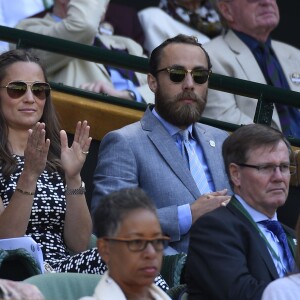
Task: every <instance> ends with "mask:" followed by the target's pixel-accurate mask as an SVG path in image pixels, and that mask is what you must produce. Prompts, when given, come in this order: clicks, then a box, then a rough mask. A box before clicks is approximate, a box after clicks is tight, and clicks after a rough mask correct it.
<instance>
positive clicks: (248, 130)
mask: <svg viewBox="0 0 300 300" xmlns="http://www.w3.org/2000/svg"><path fill="white" fill-rule="evenodd" d="M280 141H283V142H284V143H285V144H286V146H287V148H288V150H289V152H290V154H291V152H292V149H291V145H290V143H289V141H288V140H287V139H286V138H285V136H284V135H283V133H282V132H280V131H278V130H276V129H274V128H272V127H270V126H267V125H262V124H249V125H243V126H241V127H240V128H238V129H237V130H236V131H234V132H233V133H232V134H231V135H230V136H228V137H227V138H226V140H225V141H224V143H223V146H222V154H223V159H224V165H225V170H226V173H227V176H228V178H229V180H230V173H229V165H230V164H231V163H236V164H243V163H245V162H247V160H248V157H249V151H251V150H254V149H257V148H259V147H262V146H276V145H277V144H278V143H279V142H280ZM230 184H231V186H232V182H231V180H230Z"/></svg>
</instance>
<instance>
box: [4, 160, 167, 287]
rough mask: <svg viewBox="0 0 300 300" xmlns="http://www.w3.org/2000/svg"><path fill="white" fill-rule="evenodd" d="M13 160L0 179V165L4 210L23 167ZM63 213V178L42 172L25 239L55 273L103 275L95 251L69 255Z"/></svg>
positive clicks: (162, 284)
mask: <svg viewBox="0 0 300 300" xmlns="http://www.w3.org/2000/svg"><path fill="white" fill-rule="evenodd" d="M14 157H15V159H16V161H17V169H16V171H15V172H14V173H13V174H11V175H10V177H9V178H4V177H3V174H2V172H1V170H2V168H1V166H0V196H1V198H2V201H3V204H4V207H6V206H7V205H8V203H9V200H10V198H11V197H12V195H13V193H14V191H15V189H16V184H17V181H18V179H19V177H20V174H21V172H22V170H23V167H24V157H23V156H18V155H14ZM65 214H66V199H65V186H64V183H63V179H62V177H61V175H60V174H59V173H58V172H53V173H51V172H48V171H46V170H44V171H43V173H42V174H41V175H40V177H39V178H38V181H37V186H36V192H35V196H34V201H33V205H32V210H31V216H30V220H29V223H28V227H27V231H26V236H30V237H32V238H33V239H34V240H35V241H36V242H37V243H38V244H39V245H40V247H41V249H42V252H43V256H44V261H45V262H46V263H48V264H49V265H50V266H51V267H52V268H53V269H54V270H55V271H56V272H77V273H93V274H103V273H104V272H105V271H106V270H107V267H106V264H105V263H104V261H102V259H101V257H100V255H99V253H98V250H97V248H92V249H89V250H86V251H84V252H81V253H79V254H75V255H71V254H70V253H69V251H68V249H67V247H66V244H65V242H64V237H63V229H64V220H65ZM155 282H156V284H157V285H159V286H160V287H161V288H162V289H164V290H165V289H167V288H168V287H167V284H166V282H165V281H164V280H163V279H162V278H161V277H160V276H159V277H157V278H156V280H155Z"/></svg>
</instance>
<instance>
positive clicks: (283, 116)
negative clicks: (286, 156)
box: [259, 44, 298, 135]
mask: <svg viewBox="0 0 300 300" xmlns="http://www.w3.org/2000/svg"><path fill="white" fill-rule="evenodd" d="M259 47H260V49H261V51H262V62H263V67H264V69H265V72H266V73H267V74H266V75H267V77H268V78H267V82H268V83H269V84H270V85H273V86H275V87H279V88H285V86H284V85H283V84H282V82H281V79H280V75H279V71H278V69H277V68H276V63H275V61H274V58H273V56H272V54H271V52H270V47H269V46H268V45H265V44H262V45H260V46H259ZM275 106H276V109H277V112H278V115H279V119H280V124H281V127H282V132H283V133H284V134H285V135H288V132H289V131H288V130H289V125H290V115H289V111H290V110H294V109H295V108H293V107H288V106H286V105H282V104H279V103H276V104H275ZM297 114H298V112H297Z"/></svg>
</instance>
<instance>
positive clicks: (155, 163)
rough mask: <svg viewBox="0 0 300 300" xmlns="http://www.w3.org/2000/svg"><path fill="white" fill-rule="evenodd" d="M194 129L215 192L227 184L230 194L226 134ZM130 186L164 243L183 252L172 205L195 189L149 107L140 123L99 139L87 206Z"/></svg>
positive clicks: (184, 238) (201, 127) (185, 242)
mask: <svg viewBox="0 0 300 300" xmlns="http://www.w3.org/2000/svg"><path fill="white" fill-rule="evenodd" d="M195 128H196V130H195V131H196V133H195V135H196V139H197V140H198V141H199V143H200V144H201V146H202V149H203V151H204V154H205V157H206V160H207V164H208V166H209V169H210V171H211V174H212V178H213V182H214V185H215V188H216V190H222V189H224V188H227V189H228V190H229V191H230V193H231V189H230V186H229V182H228V179H227V176H226V174H225V170H224V165H223V159H222V154H221V148H222V143H223V141H224V139H225V138H226V137H227V136H228V134H227V132H225V131H222V130H219V129H216V128H213V127H210V126H206V125H203V124H200V123H197V124H195ZM211 141H214V143H215V146H211V145H213V143H212V142H211ZM130 187H141V188H142V189H143V190H144V191H145V192H146V193H147V194H148V196H150V198H151V199H152V200H153V201H154V203H155V205H156V207H157V208H158V215H159V219H160V222H161V225H162V229H163V231H164V233H165V234H167V235H169V236H170V237H171V244H170V245H171V246H172V247H174V248H175V249H176V250H177V251H183V252H186V251H187V247H188V234H187V235H185V236H181V235H180V230H179V224H178V213H177V206H179V205H183V204H187V203H192V202H193V201H194V200H195V199H197V198H198V197H200V192H199V190H198V188H197V186H196V183H195V182H194V180H193V177H192V175H191V173H190V171H189V169H188V167H187V165H186V163H185V162H184V159H183V158H182V156H181V154H180V152H179V151H178V149H177V147H176V144H175V142H174V140H173V138H172V137H171V136H170V135H169V133H168V132H167V131H166V129H165V128H164V127H163V125H162V124H161V122H160V121H159V120H158V119H157V118H156V117H155V116H154V115H153V114H152V112H151V110H150V108H148V109H147V111H146V112H145V115H144V116H143V118H142V119H141V121H139V122H136V123H134V124H131V125H128V126H125V127H123V128H121V129H119V130H116V131H112V132H110V133H108V134H107V135H106V136H105V137H104V138H103V140H102V141H101V144H100V149H99V157H98V164H97V167H96V170H95V175H94V192H93V197H92V203H91V205H92V209H94V208H95V207H96V206H97V204H98V202H99V201H101V197H102V196H103V195H105V194H108V193H110V192H112V191H115V190H119V189H121V188H130Z"/></svg>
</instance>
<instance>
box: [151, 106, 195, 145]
mask: <svg viewBox="0 0 300 300" xmlns="http://www.w3.org/2000/svg"><path fill="white" fill-rule="evenodd" d="M152 113H153V115H154V116H155V117H156V118H157V119H158V120H159V121H160V122H161V123H162V125H163V126H164V127H165V129H166V130H167V131H168V133H169V134H170V135H171V136H174V135H176V134H177V133H178V132H179V131H180V130H181V129H180V128H179V127H177V126H175V125H173V124H171V123H170V122H168V121H166V120H165V119H164V118H162V117H161V116H160V115H159V114H158V113H157V111H156V110H155V108H153V109H152ZM187 129H188V131H189V133H190V135H191V137H192V138H193V139H194V137H193V124H191V125H190V126H189V127H188V128H187Z"/></svg>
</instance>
